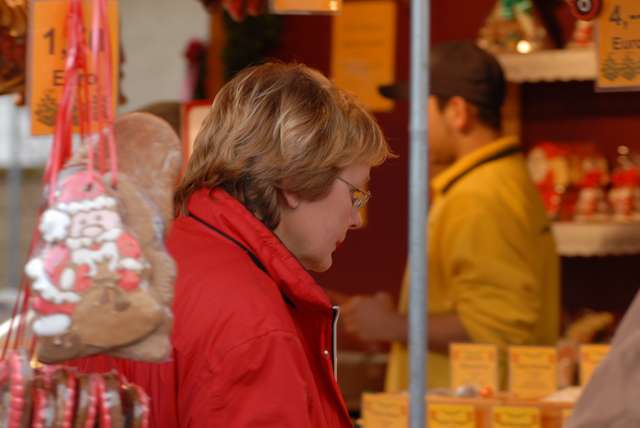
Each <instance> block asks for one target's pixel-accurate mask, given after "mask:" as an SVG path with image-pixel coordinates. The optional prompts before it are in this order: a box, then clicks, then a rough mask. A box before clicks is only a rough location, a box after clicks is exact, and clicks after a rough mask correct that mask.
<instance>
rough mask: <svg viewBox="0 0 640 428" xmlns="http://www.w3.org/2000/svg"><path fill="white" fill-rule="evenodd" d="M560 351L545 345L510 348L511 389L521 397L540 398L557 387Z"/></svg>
mask: <svg viewBox="0 0 640 428" xmlns="http://www.w3.org/2000/svg"><path fill="white" fill-rule="evenodd" d="M557 366H558V353H557V351H556V349H555V348H552V347H544V346H540V347H537V346H512V347H510V348H509V391H511V392H512V393H513V394H514V395H515V396H517V397H519V398H540V397H544V396H545V395H548V394H551V393H553V392H555V391H556V389H557Z"/></svg>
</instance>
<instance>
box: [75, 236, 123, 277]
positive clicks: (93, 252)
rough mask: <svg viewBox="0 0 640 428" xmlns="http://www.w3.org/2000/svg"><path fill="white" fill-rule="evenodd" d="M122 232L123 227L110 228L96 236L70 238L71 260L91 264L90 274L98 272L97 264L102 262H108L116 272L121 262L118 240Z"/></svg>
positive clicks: (111, 269)
mask: <svg viewBox="0 0 640 428" xmlns="http://www.w3.org/2000/svg"><path fill="white" fill-rule="evenodd" d="M121 234H122V229H110V230H108V231H106V232H103V233H101V234H100V235H98V236H96V237H94V238H90V237H81V238H68V239H67V240H66V244H67V246H68V247H69V249H70V250H71V261H72V262H73V263H74V264H76V265H87V266H89V272H88V274H89V276H94V275H95V274H96V271H97V268H96V264H97V263H100V262H108V266H109V270H110V271H112V272H115V271H116V270H117V268H118V264H119V263H120V254H119V251H118V246H117V244H116V240H117V239H118V237H119V236H120V235H121Z"/></svg>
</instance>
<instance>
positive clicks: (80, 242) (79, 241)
mask: <svg viewBox="0 0 640 428" xmlns="http://www.w3.org/2000/svg"><path fill="white" fill-rule="evenodd" d="M121 234H122V229H110V230H107V231H106V232H102V233H101V234H99V235H98V236H95V237H89V236H81V237H79V238H67V239H66V241H65V243H66V244H67V247H69V249H71V250H72V251H74V250H79V249H81V248H87V249H88V248H91V246H92V245H93V244H100V243H102V242H110V241H115V240H116V239H118V237H119V236H120V235H121Z"/></svg>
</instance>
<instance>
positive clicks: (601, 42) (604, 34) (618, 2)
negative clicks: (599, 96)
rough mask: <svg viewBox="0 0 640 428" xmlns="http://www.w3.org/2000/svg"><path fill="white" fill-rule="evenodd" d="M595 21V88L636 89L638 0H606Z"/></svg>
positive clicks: (639, 75) (639, 84) (639, 74)
mask: <svg viewBox="0 0 640 428" xmlns="http://www.w3.org/2000/svg"><path fill="white" fill-rule="evenodd" d="M597 22H598V27H599V31H598V47H597V49H598V77H597V82H596V83H597V86H598V88H599V89H602V90H638V89H640V2H638V1H636V0H606V1H605V2H604V4H603V5H602V11H601V12H600V14H599V15H598V18H597Z"/></svg>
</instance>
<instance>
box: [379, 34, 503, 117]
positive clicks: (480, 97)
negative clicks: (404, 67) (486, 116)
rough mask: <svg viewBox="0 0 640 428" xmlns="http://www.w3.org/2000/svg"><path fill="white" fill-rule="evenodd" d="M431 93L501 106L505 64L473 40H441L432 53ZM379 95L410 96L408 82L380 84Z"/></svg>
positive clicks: (486, 105) (474, 102)
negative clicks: (503, 66)
mask: <svg viewBox="0 0 640 428" xmlns="http://www.w3.org/2000/svg"><path fill="white" fill-rule="evenodd" d="M429 59H430V62H429V69H430V72H431V78H430V80H431V82H430V83H431V85H430V93H431V95H440V96H443V97H453V96H460V97H462V98H464V99H465V100H467V101H468V102H470V103H472V104H474V105H477V106H479V107H487V108H490V109H500V107H501V106H502V103H503V102H504V98H505V94H506V81H505V77H504V72H503V71H502V67H501V66H500V64H499V63H498V61H497V60H496V58H495V57H494V56H493V55H491V54H490V53H489V52H487V51H485V50H484V49H482V48H480V47H478V46H477V45H476V44H475V43H473V42H471V41H451V42H444V43H439V44H437V45H435V46H433V47H432V48H431V51H430V55H429ZM378 90H379V92H380V94H381V95H382V96H384V97H386V98H390V99H394V100H406V99H408V98H409V85H408V84H407V82H400V83H396V84H393V85H386V86H380V87H379V88H378Z"/></svg>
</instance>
